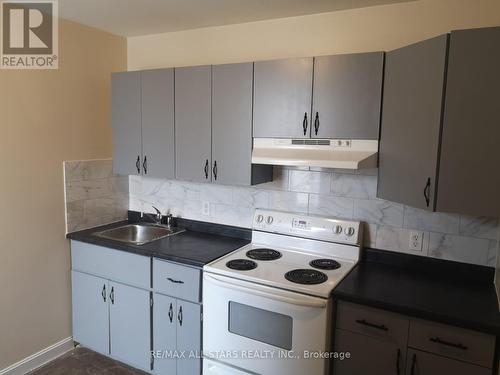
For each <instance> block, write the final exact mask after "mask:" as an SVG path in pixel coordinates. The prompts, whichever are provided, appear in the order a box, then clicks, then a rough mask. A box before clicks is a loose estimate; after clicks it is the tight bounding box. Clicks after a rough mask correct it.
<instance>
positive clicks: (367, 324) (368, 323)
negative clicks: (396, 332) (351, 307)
mask: <svg viewBox="0 0 500 375" xmlns="http://www.w3.org/2000/svg"><path fill="white" fill-rule="evenodd" d="M356 323H358V324H361V325H363V326H367V327H371V328H375V329H380V330H381V331H386V332H387V331H388V330H389V328H387V327H386V326H385V325H383V324H380V325H379V324H374V323H370V322H367V321H366V320H365V319H362V320H356Z"/></svg>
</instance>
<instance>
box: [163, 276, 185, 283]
mask: <svg viewBox="0 0 500 375" xmlns="http://www.w3.org/2000/svg"><path fill="white" fill-rule="evenodd" d="M167 280H168V281H170V282H171V283H174V284H184V281H182V280H174V279H172V278H170V277H167Z"/></svg>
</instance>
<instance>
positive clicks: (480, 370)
mask: <svg viewBox="0 0 500 375" xmlns="http://www.w3.org/2000/svg"><path fill="white" fill-rule="evenodd" d="M441 374H445V375H446V374H453V375H491V369H487V368H484V367H479V366H475V365H472V364H469V363H465V362H461V361H457V360H454V359H449V358H445V357H440V356H437V355H434V354H430V353H426V352H423V351H419V350H414V349H409V350H408V365H407V367H406V375H441Z"/></svg>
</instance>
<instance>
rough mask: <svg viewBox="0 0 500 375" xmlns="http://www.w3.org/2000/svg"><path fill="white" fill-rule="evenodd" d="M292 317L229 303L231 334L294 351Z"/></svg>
mask: <svg viewBox="0 0 500 375" xmlns="http://www.w3.org/2000/svg"><path fill="white" fill-rule="evenodd" d="M292 331H293V319H292V318H291V317H290V316H287V315H283V314H278V313H275V312H272V311H268V310H262V309H258V308H256V307H253V306H248V305H243V304H241V303H237V302H229V332H231V333H233V334H235V335H240V336H243V337H247V338H249V339H252V340H257V341H260V342H263V343H266V344H269V345H272V346H276V347H278V348H282V349H286V350H292Z"/></svg>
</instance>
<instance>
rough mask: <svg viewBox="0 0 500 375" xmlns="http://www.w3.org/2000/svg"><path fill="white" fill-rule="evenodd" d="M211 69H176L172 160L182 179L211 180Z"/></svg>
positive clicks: (177, 173) (204, 67)
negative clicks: (173, 158) (173, 155)
mask: <svg viewBox="0 0 500 375" xmlns="http://www.w3.org/2000/svg"><path fill="white" fill-rule="evenodd" d="M211 70H212V68H211V66H210V65H207V66H195V67H187V68H176V69H175V162H176V177H177V178H178V179H181V180H188V181H197V182H210V181H211V180H212V173H211V165H212V129H211V106H212V100H211V90H212V88H211V87H212V84H211V81H212V71H211Z"/></svg>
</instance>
